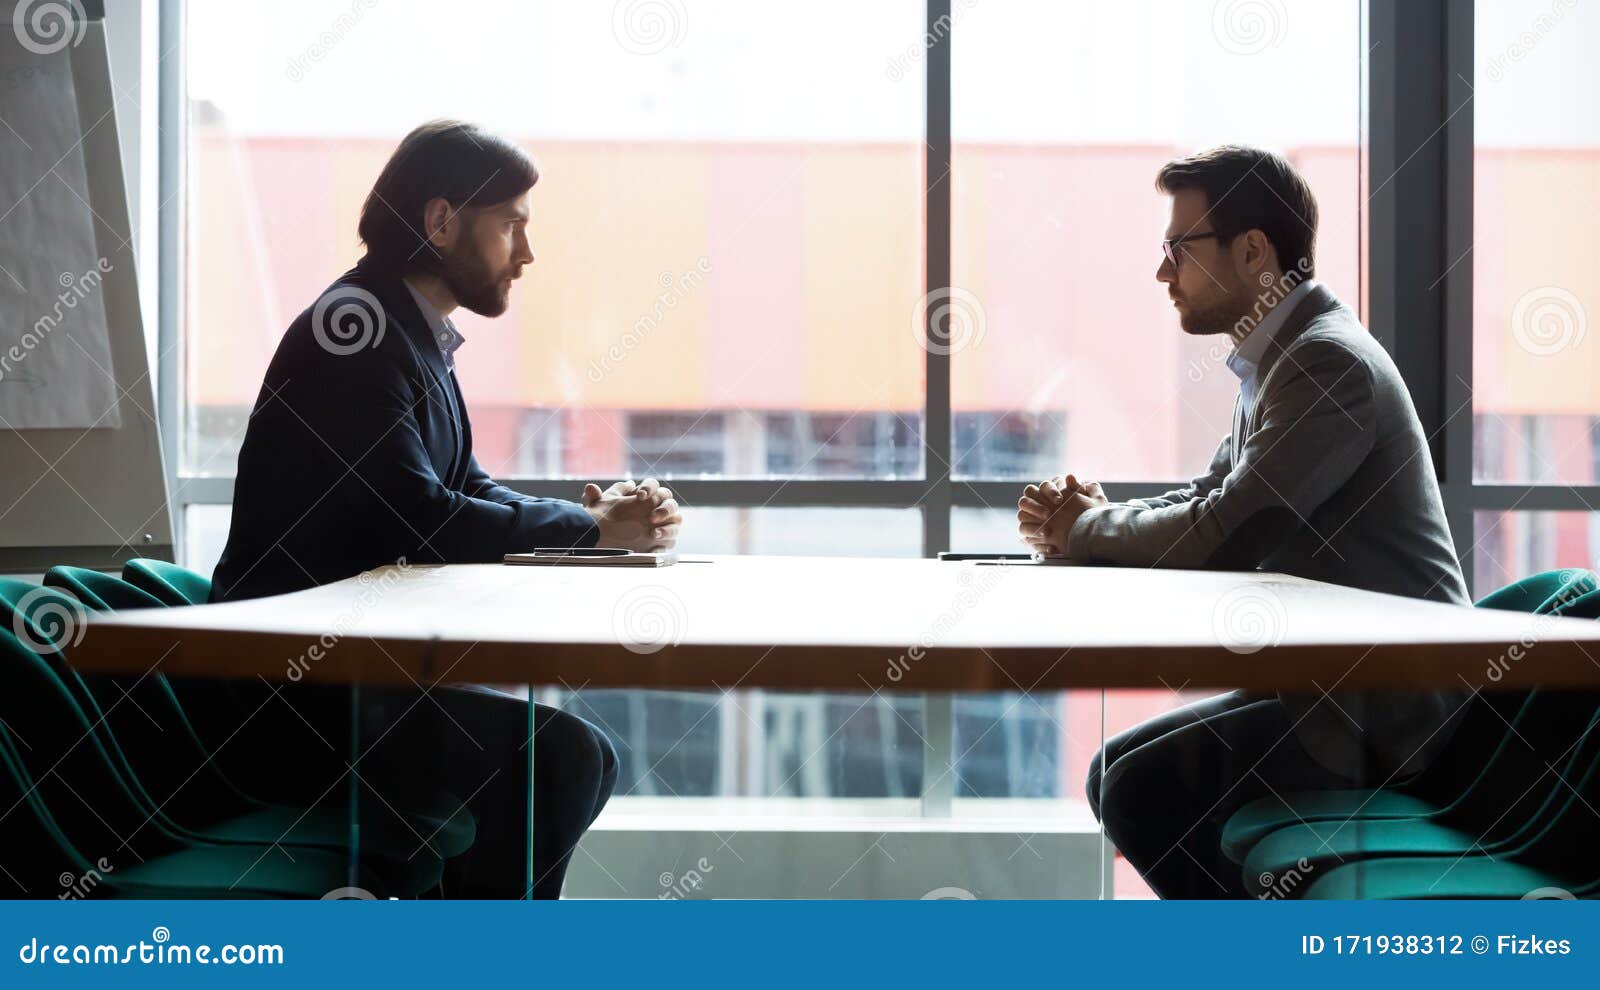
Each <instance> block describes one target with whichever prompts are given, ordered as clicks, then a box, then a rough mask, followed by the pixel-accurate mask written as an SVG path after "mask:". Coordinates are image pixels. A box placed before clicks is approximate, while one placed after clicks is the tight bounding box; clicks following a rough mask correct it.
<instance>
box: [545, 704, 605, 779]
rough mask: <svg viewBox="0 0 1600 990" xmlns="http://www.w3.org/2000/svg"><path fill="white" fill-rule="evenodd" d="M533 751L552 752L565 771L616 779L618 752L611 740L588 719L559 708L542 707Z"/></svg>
mask: <svg viewBox="0 0 1600 990" xmlns="http://www.w3.org/2000/svg"><path fill="white" fill-rule="evenodd" d="M534 752H535V754H543V753H549V754H551V756H552V758H554V759H558V760H559V761H560V764H561V766H562V769H563V771H564V772H566V773H572V774H577V775H581V776H584V777H590V778H595V779H599V780H602V781H605V780H615V779H616V775H617V751H616V749H615V748H613V747H612V745H611V740H610V739H609V738H607V737H606V734H605V733H604V732H601V731H600V730H599V729H597V728H595V727H594V726H593V725H591V724H590V723H589V722H588V721H586V720H585V719H582V718H579V717H578V716H576V715H573V714H572V713H571V712H565V711H562V710H561V709H559V708H547V707H545V706H543V705H541V706H539V711H538V720H537V722H536V735H535V736H534Z"/></svg>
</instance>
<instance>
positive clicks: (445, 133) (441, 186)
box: [356, 120, 539, 273]
mask: <svg viewBox="0 0 1600 990" xmlns="http://www.w3.org/2000/svg"><path fill="white" fill-rule="evenodd" d="M538 181H539V167H538V166H537V165H535V164H534V162H533V159H532V158H529V157H528V153H527V152H525V151H523V150H522V149H521V148H519V147H517V146H516V145H515V144H512V143H511V142H510V141H507V140H506V139H505V138H502V137H500V136H498V135H495V134H491V133H489V132H488V131H486V130H484V129H483V128H481V127H479V126H478V125H476V124H469V123H465V122H463V121H459V120H431V121H429V122H428V123H426V124H423V125H422V126H420V127H418V128H417V129H416V130H414V131H412V132H411V133H410V134H407V135H406V136H405V139H404V140H403V141H401V142H400V146H399V147H398V148H396V149H394V154H392V155H390V156H389V161H388V162H387V163H385V165H384V166H383V171H382V172H380V173H379V174H378V181H377V182H375V183H373V185H372V191H371V192H370V193H368V194H367V201H366V202H365V203H364V204H362V206H361V221H360V223H358V224H357V225H356V233H357V234H359V235H360V237H361V242H362V243H363V244H365V245H366V247H367V259H368V262H369V263H370V264H373V265H376V266H378V267H380V268H383V269H386V270H391V271H397V272H400V273H405V272H411V271H437V270H438V268H439V264H440V261H441V259H440V257H439V253H438V252H437V251H436V250H435V249H434V247H433V246H432V245H431V244H429V243H428V238H427V234H426V233H425V231H424V229H423V222H422V211H423V207H424V206H426V205H427V203H428V201H429V200H432V199H435V198H438V197H443V198H444V200H445V201H446V202H448V203H449V204H450V206H451V208H452V209H456V210H461V211H469V210H472V209H474V208H477V207H483V206H492V205H494V204H495V203H504V202H505V201H506V200H508V199H511V198H513V197H516V196H521V195H522V194H524V193H526V192H527V191H528V190H529V189H532V188H533V184H534V183H535V182H538Z"/></svg>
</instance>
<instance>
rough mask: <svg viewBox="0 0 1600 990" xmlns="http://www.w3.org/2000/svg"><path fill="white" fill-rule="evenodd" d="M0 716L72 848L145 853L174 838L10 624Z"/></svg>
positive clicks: (1, 655) (0, 638)
mask: <svg viewBox="0 0 1600 990" xmlns="http://www.w3.org/2000/svg"><path fill="white" fill-rule="evenodd" d="M0 720H4V722H5V726H6V730H7V732H8V733H9V736H10V738H12V739H15V740H16V741H17V742H18V743H19V745H18V746H16V747H15V748H14V749H13V751H12V755H13V756H14V757H16V758H17V759H18V761H19V764H20V765H21V767H22V768H23V769H24V770H25V771H26V772H27V774H28V775H29V778H30V783H29V788H30V793H32V794H36V795H37V796H38V798H39V800H40V802H41V803H42V805H43V807H44V808H46V809H48V811H49V813H50V815H51V817H52V818H53V820H54V821H55V822H57V823H58V824H59V826H60V828H61V830H62V833H63V834H64V835H65V836H66V837H67V839H68V840H69V841H70V843H71V845H72V846H73V847H74V848H76V849H79V850H82V851H84V852H85V853H86V854H87V855H89V856H91V857H95V856H102V855H104V856H112V854H113V853H115V854H116V857H121V856H129V855H131V856H132V857H133V858H137V859H146V858H148V857H149V856H151V855H159V854H160V853H161V852H164V851H166V850H168V849H171V848H173V847H174V846H175V845H176V843H177V836H176V835H175V834H174V833H173V832H171V831H170V830H169V829H168V827H167V823H166V822H165V821H164V819H163V816H161V815H159V814H156V813H153V812H152V810H151V808H150V806H149V805H148V803H147V802H145V801H144V800H141V798H140V796H139V795H138V794H137V793H136V792H135V789H134V786H133V785H132V784H131V783H130V782H129V781H128V780H127V779H125V777H124V775H123V772H122V769H121V768H120V767H119V765H118V762H117V761H116V760H115V759H114V758H113V756H112V753H111V751H110V750H109V749H108V747H107V745H106V742H105V740H104V739H102V737H101V734H100V733H99V732H98V731H97V728H98V725H97V722H96V720H94V719H91V718H90V717H89V716H88V715H86V714H85V712H84V709H83V708H82V707H81V706H80V705H79V704H78V702H77V699H76V698H75V697H74V693H73V692H72V691H71V690H69V689H68V687H67V685H66V683H65V682H64V681H62V679H61V678H60V677H59V676H58V675H57V674H56V672H55V671H54V670H53V669H52V668H51V665H50V664H49V663H47V662H45V660H44V658H43V657H41V656H40V655H39V654H38V653H37V652H36V651H35V650H33V649H32V648H31V647H30V646H29V645H28V644H25V643H24V642H23V641H22V640H21V639H20V638H19V637H17V636H15V635H13V634H12V632H11V631H10V629H9V628H5V629H0ZM130 849H131V853H130ZM116 857H113V858H116Z"/></svg>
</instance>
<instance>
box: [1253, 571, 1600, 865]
mask: <svg viewBox="0 0 1600 990" xmlns="http://www.w3.org/2000/svg"><path fill="white" fill-rule="evenodd" d="M1552 614H1554V615H1560V616H1565V617H1569V618H1586V619H1594V618H1600V591H1594V592H1590V593H1588V594H1586V595H1583V596H1580V597H1578V598H1576V599H1571V600H1567V601H1564V602H1562V603H1559V604H1558V605H1557V606H1556V607H1555V608H1554V609H1553V611H1552ZM1596 767H1600V695H1595V694H1591V693H1584V692H1552V691H1541V692H1534V693H1533V694H1531V695H1530V696H1529V701H1528V703H1527V705H1526V706H1525V709H1524V717H1523V718H1522V719H1519V721H1518V723H1517V724H1516V725H1515V726H1513V727H1512V731H1510V732H1509V733H1507V734H1506V736H1505V737H1504V738H1503V739H1502V740H1501V744H1500V746H1499V747H1498V749H1497V750H1496V753H1495V755H1494V757H1493V758H1492V759H1491V760H1490V761H1489V762H1488V763H1487V764H1486V766H1485V767H1484V769H1483V772H1482V773H1481V774H1480V775H1479V777H1478V779H1477V780H1476V781H1474V783H1473V785H1472V786H1471V787H1469V788H1468V790H1467V791H1466V792H1465V793H1464V794H1463V795H1462V796H1461V797H1460V798H1458V799H1457V800H1455V801H1453V802H1451V803H1450V804H1448V805H1446V806H1444V807H1442V808H1438V809H1435V810H1433V811H1430V812H1429V813H1427V814H1425V815H1418V816H1413V817H1408V818H1395V819H1381V820H1362V819H1354V820H1350V821H1345V822H1322V823H1303V824H1296V825H1290V826H1287V827H1284V828H1281V829H1278V830H1276V831H1273V832H1271V833H1269V834H1268V835H1266V836H1264V837H1263V838H1261V839H1260V840H1259V841H1258V842H1257V843H1256V844H1255V845H1254V846H1252V847H1251V849H1250V850H1249V852H1248V853H1247V854H1246V856H1245V858H1244V863H1243V864H1242V866H1243V872H1244V875H1245V883H1246V886H1247V888H1252V889H1253V888H1255V887H1263V886H1265V885H1264V884H1262V883H1261V879H1260V878H1262V877H1267V876H1281V875H1283V874H1284V872H1285V871H1287V870H1291V869H1294V870H1298V872H1300V873H1302V874H1304V873H1306V872H1308V869H1309V870H1311V871H1315V870H1317V869H1326V870H1329V871H1331V870H1332V869H1333V868H1334V867H1336V866H1343V865H1354V864H1356V863H1358V862H1362V861H1377V860H1382V859H1395V858H1401V859H1406V860H1415V859H1418V858H1422V857H1444V858H1449V859H1467V858H1470V857H1474V856H1480V855H1481V856H1487V857H1490V858H1491V860H1494V859H1504V858H1510V859H1514V860H1518V861H1522V860H1524V859H1526V858H1527V857H1529V856H1532V855H1534V854H1535V853H1537V852H1548V850H1549V849H1551V848H1552V847H1553V846H1561V844H1562V843H1563V841H1564V842H1565V843H1566V845H1565V847H1564V848H1565V851H1564V852H1562V853H1560V854H1559V855H1554V856H1550V855H1546V856H1544V859H1545V860H1546V861H1547V865H1552V866H1556V867H1561V868H1563V869H1570V867H1571V864H1572V863H1573V862H1574V858H1575V857H1578V856H1580V855H1582V854H1583V851H1584V849H1583V847H1584V845H1586V844H1587V845H1592V843H1584V842H1577V841H1574V840H1572V839H1570V838H1568V839H1565V840H1563V839H1561V838H1559V837H1558V834H1559V835H1565V834H1566V832H1565V831H1563V832H1560V833H1557V832H1554V831H1552V830H1553V829H1556V828H1557V827H1558V825H1560V823H1562V822H1564V821H1566V822H1570V820H1571V819H1572V818H1573V817H1583V815H1581V814H1577V815H1575V813H1574V809H1573V807H1572V806H1573V803H1574V800H1575V799H1576V798H1577V791H1578V790H1579V789H1581V788H1582V787H1583V786H1585V785H1584V784H1582V783H1577V782H1578V781H1588V780H1590V779H1591V778H1592V777H1594V776H1595V774H1596ZM1596 800H1600V796H1597V798H1596ZM1585 810H1586V811H1587V812H1588V817H1591V818H1593V819H1594V821H1592V822H1590V823H1589V824H1590V826H1591V827H1593V828H1600V814H1596V813H1595V812H1594V811H1593V809H1592V807H1590V806H1587V805H1586V806H1585ZM1567 831H1570V828H1569V827H1567ZM1420 869H1422V867H1419V866H1417V865H1416V864H1412V865H1410V866H1407V867H1404V868H1401V867H1375V868H1374V871H1373V872H1364V873H1359V875H1360V876H1362V877H1371V876H1388V875H1389V873H1385V872H1384V871H1391V872H1394V871H1399V872H1400V873H1406V874H1407V875H1414V874H1415V873H1416V872H1417V871H1418V870H1420ZM1438 869H1439V870H1440V872H1441V874H1442V873H1443V871H1444V869H1445V867H1443V866H1440V867H1438ZM1596 869H1597V872H1600V867H1597V868H1596ZM1407 871H1409V872H1407ZM1490 873H1492V871H1488V870H1487V868H1481V869H1479V871H1478V873H1477V874H1474V876H1476V877H1477V878H1478V880H1475V881H1474V882H1478V881H1481V880H1485V879H1486V878H1487V876H1488V875H1489V874H1490ZM1349 876H1350V874H1346V875H1345V877H1346V879H1345V880H1344V881H1339V882H1343V883H1348V882H1349ZM1579 876H1580V877H1581V878H1582V880H1583V881H1584V882H1588V881H1589V880H1591V879H1594V877H1590V876H1586V875H1584V874H1582V873H1581V872H1580V873H1579ZM1457 882H1458V883H1466V882H1467V880H1466V878H1462V879H1461V880H1459V881H1457ZM1330 889H1331V888H1330ZM1378 889H1383V888H1382V887H1381V885H1380V887H1379V888H1378ZM1452 889H1460V890H1465V889H1466V888H1465V887H1458V888H1452ZM1415 896H1429V895H1426V894H1422V893H1418V894H1416V895H1415ZM1463 896H1465V895H1463ZM1517 896H1521V894H1520V893H1519V894H1518V895H1517Z"/></svg>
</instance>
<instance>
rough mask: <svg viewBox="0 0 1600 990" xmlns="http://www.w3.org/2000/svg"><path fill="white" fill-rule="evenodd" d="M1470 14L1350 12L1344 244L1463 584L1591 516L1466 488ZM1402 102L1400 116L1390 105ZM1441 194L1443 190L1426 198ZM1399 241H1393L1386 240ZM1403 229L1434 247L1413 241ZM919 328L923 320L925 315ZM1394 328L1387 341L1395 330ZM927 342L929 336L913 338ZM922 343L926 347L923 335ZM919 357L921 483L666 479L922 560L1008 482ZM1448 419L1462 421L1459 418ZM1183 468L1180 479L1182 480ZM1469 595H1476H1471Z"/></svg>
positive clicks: (932, 770) (167, 139)
mask: <svg viewBox="0 0 1600 990" xmlns="http://www.w3.org/2000/svg"><path fill="white" fill-rule="evenodd" d="M159 2H160V12H159V13H160V16H159V21H158V35H159V46H160V50H161V51H162V52H167V53H171V52H173V51H180V52H181V49H182V46H183V45H184V44H185V43H186V37H185V31H184V23H183V22H184V18H183V8H184V0H159ZM1474 13H1475V11H1474V4H1473V3H1461V2H1452V0H1413V2H1409V3H1406V4H1383V3H1377V4H1374V3H1371V2H1370V0H1369V2H1368V3H1366V4H1363V5H1362V9H1361V12H1360V15H1359V16H1360V17H1361V19H1362V22H1363V28H1364V30H1363V34H1364V36H1365V38H1364V40H1365V43H1366V46H1367V51H1366V52H1365V53H1364V54H1363V55H1362V58H1363V60H1364V62H1365V66H1364V72H1363V74H1362V78H1363V88H1364V90H1365V92H1364V93H1363V99H1362V100H1361V107H1362V114H1363V121H1362V128H1361V135H1362V139H1361V144H1362V147H1361V148H1360V151H1361V153H1362V155H1363V157H1364V161H1365V163H1366V167H1365V170H1364V175H1365V176H1366V179H1365V184H1364V186H1363V188H1362V189H1361V194H1362V196H1363V198H1364V202H1363V207H1362V211H1361V224H1362V228H1363V229H1362V231H1361V234H1360V237H1359V238H1358V240H1359V243H1360V249H1361V251H1362V252H1363V258H1364V261H1365V264H1363V265H1362V270H1363V272H1364V273H1365V274H1364V276H1363V293H1362V294H1363V296H1364V297H1365V306H1364V307H1363V309H1364V312H1365V315H1366V317H1367V323H1368V326H1369V327H1370V329H1371V331H1372V332H1373V334H1374V335H1375V336H1377V337H1378V339H1379V340H1380V341H1381V342H1382V343H1383V344H1384V346H1385V347H1386V349H1388V350H1389V352H1390V353H1391V354H1392V355H1394V357H1395V360H1396V362H1397V364H1398V365H1399V367H1400V370H1401V372H1402V374H1403V375H1404V376H1405V379H1406V381H1407V383H1408V385H1409V386H1410V389H1411V392H1412V395H1413V398H1414V400H1415V402H1416V406H1417V409H1418V413H1419V415H1420V417H1421V419H1422V422H1423V426H1424V429H1425V431H1426V432H1427V434H1428V436H1429V438H1430V443H1431V445H1432V453H1433V456H1434V459H1435V466H1436V468H1437V470H1438V474H1439V479H1440V484H1441V488H1442V492H1443V495H1444V501H1445V507H1446V511H1447V514H1448V516H1449V521H1450V527H1451V531H1452V533H1453V534H1454V538H1455V542H1456V546H1457V552H1458V554H1459V556H1460V558H1461V564H1462V568H1463V571H1464V572H1465V573H1466V575H1467V576H1468V578H1469V580H1470V578H1471V576H1472V574H1473V553H1474V548H1475V541H1474V527H1473V514H1474V513H1475V512H1477V511H1482V510H1514V509H1540V510H1579V511H1590V512H1594V511H1600V510H1596V509H1595V503H1600V485H1562V484H1558V483H1545V484H1496V483H1481V482H1477V481H1475V480H1474V478H1473V473H1472V446H1473V417H1472V415H1471V413H1470V410H1471V408H1472V279H1473V267H1472V261H1473V259H1472V257H1471V253H1472V252H1471V246H1472V236H1473V156H1474V152H1475V148H1474V139H1473V115H1472V113H1470V112H1467V108H1468V106H1469V105H1470V103H1471V100H1472V95H1473V94H1472V85H1473V67H1474V52H1473V45H1474V38H1473V23H1474ZM924 28H925V32H926V34H925V40H926V41H927V42H928V48H927V51H926V53H925V57H924V58H923V59H922V64H923V66H924V79H925V86H926V100H925V115H926V121H925V127H926V129H925V142H924V144H925V147H924V221H925V222H924V246H923V247H924V251H923V256H924V290H925V291H927V292H929V293H932V292H937V291H939V290H941V289H945V290H948V289H950V288H951V221H952V204H951V168H952V148H951V99H950V97H951V86H952V79H951V67H952V63H951V45H952V43H954V42H955V41H956V39H957V36H958V34H959V26H958V24H957V19H956V18H955V17H954V16H953V11H952V0H927V3H926V10H925V24H924ZM183 66H184V59H183V58H182V57H179V58H165V57H163V58H162V59H161V60H160V67H159V82H160V110H159V120H158V123H159V127H158V132H159V156H158V161H159V171H158V175H159V179H158V181H159V189H158V202H159V204H160V206H159V211H158V216H157V218H156V222H157V224H158V230H159V235H158V259H157V265H156V270H157V275H158V296H157V298H158V321H157V324H158V340H157V347H158V351H157V353H158V358H157V364H156V376H157V378H156V380H157V394H158V406H159V425H160V427H161V431H162V435H163V436H164V437H166V438H167V440H166V443H165V444H164V458H165V462H166V469H167V478H168V486H169V491H170V492H171V500H170V504H171V507H172V510H173V512H174V516H175V522H176V523H177V525H175V526H174V536H175V539H176V540H177V541H178V542H179V544H180V546H181V543H182V541H183V540H184V539H185V535H184V527H183V517H184V514H185V511H186V510H187V509H188V507H189V506H191V505H219V504H221V505H226V504H231V502H232V499H233V479H232V478H229V477H212V476H204V475H184V474H182V473H180V454H179V452H180V450H181V448H182V444H181V443H179V442H177V441H178V438H179V436H180V431H181V430H182V422H183V414H184V409H185V399H186V396H185V395H184V394H183V376H182V374H181V367H182V350H181V348H182V327H181V317H182V312H183V298H184V295H183V292H184V286H183V283H182V278H183V267H182V250H183V246H184V241H185V238H186V230H185V223H186V221H185V219H184V213H183V195H182V193H183V190H184V187H185V160H184V156H185V151H186V140H187V136H186V134H185V130H186V119H185V115H184V112H183V108H184V104H185V94H184V68H183ZM1402 94H1403V95H1404V102H1403V103H1402V102H1401V96H1402ZM1441 190H1442V194H1441ZM1401 231H1404V232H1405V233H1406V236H1404V237H1401V236H1399V233H1400V232H1401ZM1417 231H1427V232H1432V234H1433V235H1435V236H1424V237H1419V236H1417V234H1416V232H1417ZM926 308H927V310H928V313H929V315H928V317H927V318H928V319H930V320H931V319H932V318H933V315H932V314H933V313H934V312H935V308H934V307H926ZM1400 328H1404V332H1403V333H1402V332H1400ZM925 330H927V331H931V330H932V327H931V326H929V327H927V328H925ZM929 336H930V337H932V336H934V335H932V334H931V333H930V335H929ZM939 351H940V349H939V348H931V349H925V373H926V389H925V393H924V400H923V417H922V447H923V458H924V464H923V477H922V478H920V479H891V480H881V481H878V480H866V479H792V480H786V479H782V478H764V479H763V478H757V479H738V478H728V479H681V480H680V479H668V480H670V481H671V483H672V485H673V487H674V489H675V490H676V491H678V492H679V493H680V496H681V497H682V499H683V500H684V502H685V504H687V505H693V506H727V507H752V506H753V507H768V506H772V507H828V508H881V507H897V508H906V507H912V508H917V509H919V510H920V512H921V515H922V552H923V555H924V556H926V557H932V556H935V555H936V554H938V553H939V552H940V551H943V550H947V549H949V546H950V535H951V534H950V530H951V511H952V509H954V508H957V507H960V508H990V509H1001V510H1007V509H1009V508H1010V507H1011V506H1013V505H1014V504H1015V499H1016V497H1017V492H1018V489H1019V486H1020V483H1019V482H1017V481H995V480H978V479H972V480H968V479H960V478H955V477H953V476H952V471H951V464H952V461H953V457H954V454H953V450H952V442H953V439H954V438H953V432H954V431H953V419H952V407H951V376H950V367H951V363H950V356H949V355H948V354H945V353H939ZM1463 412H1465V413H1466V414H1465V415H1463ZM1199 467H1200V465H1196V470H1198V469H1199ZM500 480H502V481H503V482H504V483H505V484H506V485H508V486H509V487H511V488H513V489H515V490H517V491H520V492H523V493H526V494H529V495H544V496H555V497H570V496H571V494H572V493H571V489H572V487H573V482H572V480H571V479H567V478H549V477H511V478H504V479H500ZM1175 484H1182V480H1181V479H1169V480H1165V481H1155V480H1148V481H1122V482H1112V483H1108V484H1107V485H1106V486H1105V487H1106V493H1107V495H1108V496H1110V497H1111V498H1112V499H1114V500H1122V499H1127V498H1137V497H1140V496H1143V495H1150V494H1156V493H1159V492H1162V491H1165V490H1167V489H1168V488H1170V487H1172V486H1173V485H1175ZM1477 590H1478V591H1479V592H1482V591H1483V590H1486V589H1477ZM924 700H925V709H924V713H925V714H924V718H925V727H926V731H927V733H928V741H929V743H930V747H929V748H928V750H927V752H926V754H925V773H924V780H941V781H942V782H943V783H942V784H941V785H938V786H936V787H935V788H934V789H932V790H930V791H928V792H926V793H924V795H923V811H924V814H925V815H927V816H928V817H942V816H948V814H949V813H950V805H951V799H952V797H953V779H952V776H951V775H950V774H948V773H944V772H943V771H944V769H945V768H946V767H948V766H949V761H950V759H951V757H952V750H951V740H952V728H953V699H952V698H951V697H950V696H949V695H931V696H927V697H925V699H924Z"/></svg>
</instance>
